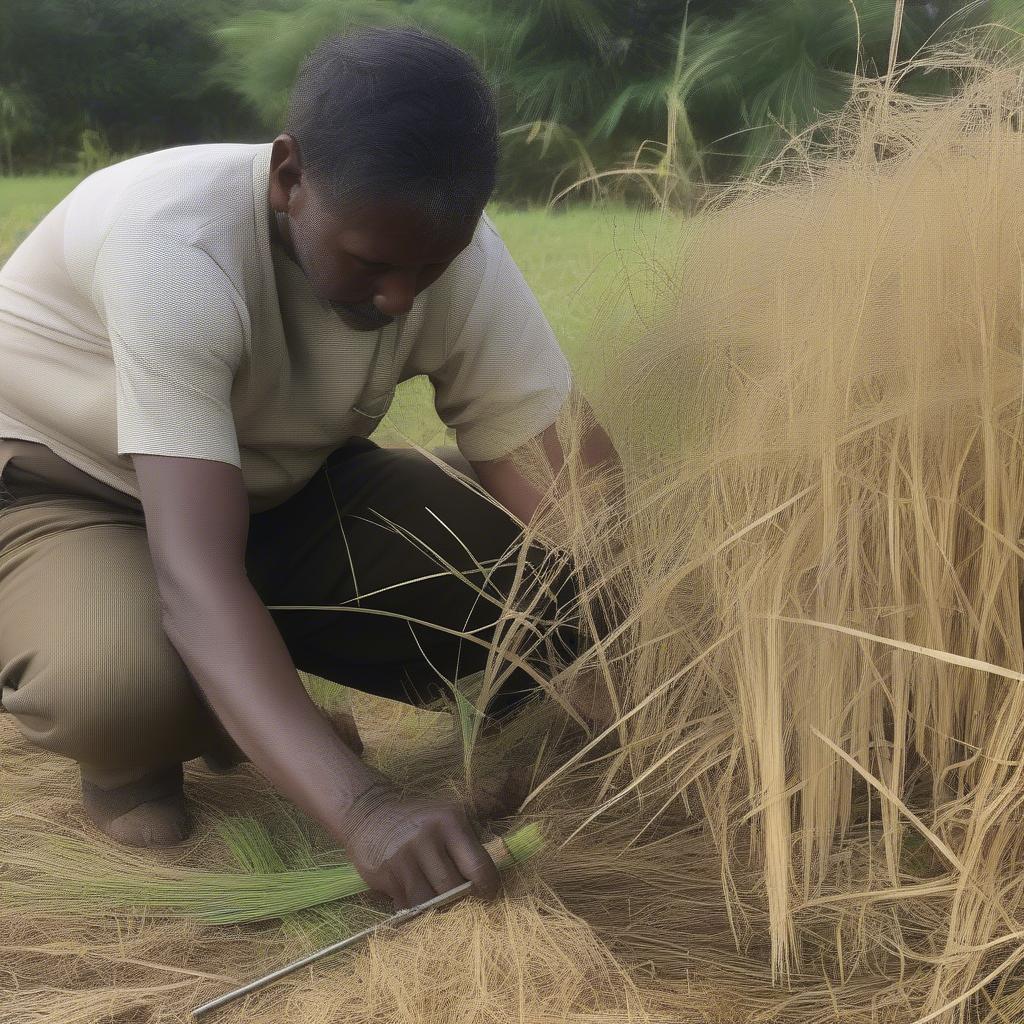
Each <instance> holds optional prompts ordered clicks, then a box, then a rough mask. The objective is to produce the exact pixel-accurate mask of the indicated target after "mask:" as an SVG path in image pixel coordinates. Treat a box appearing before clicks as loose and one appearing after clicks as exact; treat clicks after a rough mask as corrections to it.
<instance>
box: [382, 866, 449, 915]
mask: <svg viewBox="0 0 1024 1024" xmlns="http://www.w3.org/2000/svg"><path fill="white" fill-rule="evenodd" d="M391 870H392V872H393V873H394V874H395V875H396V876H397V878H398V880H399V881H400V882H401V883H402V886H403V888H404V889H405V898H406V899H407V900H408V902H407V903H405V904H404V905H403V906H405V907H415V906H416V905H417V904H420V903H426V902H427V900H429V899H431V898H433V897H434V896H436V895H438V894H437V893H436V892H434V888H433V886H432V885H431V884H430V882H428V881H427V876H426V875H424V874H423V870H422V869H421V868H420V866H419V864H418V863H417V862H416V861H415V860H413V859H412V858H411V857H406V858H403V859H402V860H400V861H399V862H398V863H392V865H391ZM400 909H401V908H400Z"/></svg>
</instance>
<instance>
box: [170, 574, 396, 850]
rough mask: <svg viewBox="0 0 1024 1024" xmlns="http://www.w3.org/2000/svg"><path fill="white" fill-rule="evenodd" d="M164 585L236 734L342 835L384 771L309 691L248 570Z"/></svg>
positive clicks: (189, 655)
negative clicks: (364, 756)
mask: <svg viewBox="0 0 1024 1024" xmlns="http://www.w3.org/2000/svg"><path fill="white" fill-rule="evenodd" d="M162 594H165V595H166V596H165V597H163V598H162V600H163V605H164V631H165V633H166V634H167V637H168V639H169V640H170V642H171V643H172V644H173V646H174V647H175V649H176V650H177V651H178V653H179V654H180V656H181V659H182V661H183V662H184V663H185V665H186V667H187V668H188V670H189V671H190V672H191V674H192V677H193V678H194V679H195V681H196V683H197V684H198V686H199V688H200V690H201V692H202V695H203V697H205V698H206V700H207V701H208V702H209V705H210V707H211V708H212V709H213V711H214V713H215V714H216V716H217V718H218V719H219V720H220V722H221V724H222V725H223V726H224V728H225V729H226V730H227V732H228V734H229V735H230V736H231V738H232V739H233V740H234V741H235V743H237V744H238V746H239V747H240V748H241V749H242V750H243V751H244V752H245V754H247V755H248V757H249V758H250V759H251V761H252V763H253V764H254V765H255V766H256V767H257V768H258V769H259V770H260V771H262V772H263V774H264V775H266V776H267V778H268V779H269V780H270V782H271V783H272V784H273V786H274V787H275V788H276V789H277V790H279V791H280V792H281V793H282V794H283V795H284V796H286V797H288V798H289V799H291V800H292V801H294V802H295V803H296V804H297V805H298V806H299V807H301V808H302V810H304V811H305V812H306V813H307V814H309V815H311V816H312V817H315V818H316V819H317V820H318V821H320V822H321V824H323V825H324V827H325V828H327V829H328V831H329V832H330V834H331V835H332V836H333V837H334V838H335V839H337V840H338V841H339V842H341V843H342V844H344V835H343V834H342V833H341V830H340V825H341V820H342V818H343V816H344V813H345V811H346V810H347V809H348V807H349V806H350V805H351V803H352V802H353V801H354V800H355V799H356V797H358V796H359V794H360V793H361V792H362V791H363V790H365V789H366V788H367V787H368V786H369V785H370V783H371V781H374V780H379V778H380V775H379V773H377V772H376V771H375V770H374V769H372V768H371V767H369V766H368V765H366V764H364V763H363V762H362V761H361V760H360V759H359V757H358V756H357V755H356V754H355V753H354V752H353V751H352V750H351V749H350V748H349V747H348V746H347V745H346V744H345V743H344V741H343V740H342V739H341V738H340V737H339V736H338V735H337V733H336V732H335V730H334V728H333V727H332V726H331V724H330V722H329V721H328V719H327V718H326V716H325V715H324V714H322V713H321V711H320V710H319V708H317V706H316V705H315V704H314V703H313V701H312V700H311V699H310V697H309V694H308V693H307V692H306V688H305V687H304V686H303V685H302V680H301V679H300V678H299V675H298V672H297V671H296V668H295V665H294V663H293V662H292V659H291V655H290V654H289V652H288V649H287V647H286V646H285V643H284V640H283V638H282V637H281V632H280V630H279V629H278V628H277V624H276V623H275V622H274V619H273V617H272V616H271V614H270V612H269V611H268V610H267V608H266V606H265V605H264V604H263V602H262V600H261V599H260V597H259V595H258V594H257V592H256V590H255V588H254V587H253V585H252V583H251V582H250V581H249V579H248V578H247V577H246V576H245V573H244V572H243V571H239V573H238V574H237V575H235V574H230V575H227V576H225V574H223V573H219V574H217V575H216V576H211V577H210V578H209V579H208V580H206V581H204V582H203V583H202V584H201V585H196V584H194V583H193V584H192V585H190V586H189V587H188V588H186V589H185V590H181V589H180V588H174V587H173V586H169V585H167V584H165V585H164V586H163V588H162ZM172 595H173V596H172Z"/></svg>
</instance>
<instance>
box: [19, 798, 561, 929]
mask: <svg viewBox="0 0 1024 1024" xmlns="http://www.w3.org/2000/svg"><path fill="white" fill-rule="evenodd" d="M217 828H218V831H219V832H220V834H221V837H222V838H223V840H224V841H225V843H226V844H227V846H228V848H229V849H230V851H231V853H232V855H233V856H234V858H235V860H236V861H237V863H238V865H239V867H240V868H241V871H239V872H210V871H198V870H191V869H184V868H174V867H171V866H167V865H158V864H154V863H152V862H146V861H145V859H143V858H139V857H136V856H133V855H131V854H130V852H129V851H128V850H125V849H124V848H121V847H115V846H111V847H110V849H105V850H104V851H103V870H97V860H96V849H95V846H94V845H91V844H88V843H85V842H83V841H82V840H79V839H75V838H72V837H69V836H61V835H52V836H48V837H46V839H45V842H44V843H41V844H40V846H39V847H38V848H37V849H36V850H21V851H16V852H8V853H7V854H5V857H4V861H5V865H6V869H7V871H10V869H11V868H16V869H20V870H21V872H22V873H24V874H25V877H21V878H16V879H15V878H4V879H3V880H2V881H0V897H2V899H3V901H4V902H5V903H6V904H7V905H8V906H9V907H12V908H16V907H21V908H24V909H25V910H26V911H29V910H30V911H31V912H32V913H35V914H44V915H45V914H52V915H63V914H68V913H74V914H77V915H81V916H89V915H96V914H99V915H103V916H107V915H119V914H123V913H125V912H127V911H144V912H145V913H146V914H148V915H149V916H153V917H191V918H195V919H196V920H199V921H202V922H205V923H207V924H240V923H243V922H250V921H266V920H269V919H272V918H283V917H286V916H287V915H289V914H294V913H297V912H298V911H302V910H307V909H309V908H311V907H317V906H320V905H322V904H326V903H333V902H334V901H336V900H342V899H345V898H346V897H351V896H355V895H358V894H359V893H362V892H366V891H367V889H368V887H367V885H366V883H365V882H364V881H363V879H362V878H361V877H360V875H359V873H358V872H357V871H356V869H355V868H354V867H353V866H352V865H351V864H348V863H341V864H335V865H332V866H327V867H316V868H303V869H298V870H294V869H292V870H290V869H288V868H287V867H286V865H285V861H284V859H283V858H282V857H281V855H280V854H279V852H278V851H277V850H276V849H275V847H274V845H273V843H272V841H271V839H270V836H269V834H268V832H267V831H266V829H265V828H264V827H263V825H262V824H261V823H260V822H258V821H257V820H256V819H254V818H252V817H250V816H246V815H239V816H235V817H232V818H228V819H226V820H225V821H223V822H218V823H217ZM505 844H506V846H507V847H508V850H509V853H510V854H511V856H512V861H513V863H517V864H518V863H523V862H524V861H526V860H528V859H529V858H530V857H532V856H533V855H534V854H536V853H537V852H538V851H539V850H541V849H542V848H543V846H544V841H543V839H542V837H541V832H540V827H539V825H538V824H537V823H536V822H532V823H530V824H528V825H524V826H523V827H521V828H519V829H517V830H516V831H515V832H512V833H511V834H510V835H508V836H507V837H505Z"/></svg>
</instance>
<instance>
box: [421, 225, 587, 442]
mask: <svg viewBox="0 0 1024 1024" xmlns="http://www.w3.org/2000/svg"><path fill="white" fill-rule="evenodd" d="M483 230H484V234H483V237H484V239H485V248H486V252H487V262H486V266H485V267H484V270H483V276H482V280H481V283H480V288H479V290H478V291H477V293H476V295H475V298H474V300H473V304H472V307H471V308H470V310H469V315H468V316H467V318H466V321H465V324H464V326H463V328H462V330H461V332H460V333H459V334H458V336H457V337H456V338H455V339H454V340H453V341H452V343H451V345H450V347H449V349H448V350H447V352H446V353H445V359H444V362H443V364H442V365H441V366H440V367H439V368H438V369H436V370H435V371H433V372H432V373H431V374H430V380H431V383H432V384H433V385H434V407H435V409H436V410H437V414H438V416H439V417H440V418H441V419H442V420H443V421H444V423H445V424H447V425H448V426H449V427H452V428H453V429H454V430H455V439H456V443H457V444H458V446H459V449H460V450H461V452H462V454H463V455H465V457H466V458H467V459H469V460H470V461H474V462H486V461H488V460H490V459H498V458H501V457H502V456H504V455H508V454H509V453H510V452H511V451H512V450H513V449H515V448H517V447H518V446H519V445H521V444H524V443H525V442H526V441H529V440H530V439H531V438H533V437H535V436H536V435H538V434H540V433H541V431H543V430H544V429H545V428H547V427H549V426H550V425H551V424H552V423H554V422H555V420H556V419H557V417H558V413H559V410H560V409H561V408H562V405H563V403H564V402H565V399H566V397H567V395H568V394H569V390H570V387H571V384H572V372H571V370H570V367H569V363H568V362H567V360H566V358H565V355H564V354H563V353H562V350H561V348H560V347H559V344H558V340H557V339H556V338H555V334H554V332H553V331H552V329H551V325H550V324H549V323H548V321H547V318H546V317H545V316H544V312H543V310H541V308H540V304H539V303H538V302H537V299H536V297H535V296H534V294H533V292H532V291H531V290H530V287H529V285H527V283H526V280H525V278H524V277H523V275H522V273H521V271H520V270H519V268H518V267H517V266H516V264H515V262H514V261H513V259H512V256H511V254H510V253H509V251H508V249H507V248H506V246H505V243H504V242H503V241H502V240H501V238H500V237H499V236H498V234H497V232H496V231H495V230H494V229H493V228H491V227H485V228H484V229H483Z"/></svg>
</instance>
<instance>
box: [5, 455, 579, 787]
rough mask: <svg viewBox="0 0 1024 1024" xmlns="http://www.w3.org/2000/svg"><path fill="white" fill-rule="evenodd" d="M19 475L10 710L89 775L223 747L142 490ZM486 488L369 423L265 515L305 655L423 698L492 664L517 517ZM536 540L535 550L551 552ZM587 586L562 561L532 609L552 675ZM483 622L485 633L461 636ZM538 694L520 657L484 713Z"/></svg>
mask: <svg viewBox="0 0 1024 1024" xmlns="http://www.w3.org/2000/svg"><path fill="white" fill-rule="evenodd" d="M8 485H9V486H10V488H11V494H12V497H13V500H12V501H11V502H10V503H9V504H7V505H5V506H4V507H2V508H0V710H3V711H7V712H9V713H11V715H12V716H13V717H14V720H15V722H16V724H17V727H18V728H19V730H20V731H21V733H22V734H23V736H24V737H25V738H26V739H28V740H29V741H30V742H32V743H33V744H35V745H37V746H40V747H43V748H45V749H47V750H50V751H53V752H55V753H58V754H61V755H63V756H66V757H71V758H74V759H75V760H77V761H79V763H83V764H87V765H89V766H91V770H92V775H93V777H94V778H100V777H101V776H102V775H103V774H104V773H106V775H107V777H110V778H113V777H114V776H115V775H116V776H117V777H119V778H123V777H124V776H125V774H126V771H127V769H129V768H135V767H138V768H139V769H140V770H141V769H142V768H145V767H155V766H159V765H162V764H166V763H168V762H173V761H175V760H177V761H184V760H188V759H190V758H193V757H198V756H200V755H201V754H203V753H205V752H207V751H216V750H219V749H223V740H224V737H225V735H226V734H225V733H224V731H223V729H222V728H221V727H220V724H219V722H217V721H216V719H215V717H214V716H213V715H212V712H211V710H210V708H209V705H208V704H207V703H206V701H205V698H204V697H203V696H202V694H201V692H200V691H199V689H198V687H197V686H196V684H195V682H194V680H192V677H191V675H190V674H189V673H188V671H187V669H186V667H185V665H184V663H183V662H182V660H181V658H180V656H179V655H178V654H177V651H176V650H175V649H174V648H173V646H172V645H171V644H170V642H169V641H168V639H167V637H166V635H165V634H164V632H163V628H162V620H161V615H160V602H159V595H158V591H157V586H156V579H155V574H154V570H153V565H152V561H151V558H150V553H149V549H148V544H147V539H146V534H145V518H144V515H143V513H142V511H141V506H140V508H139V509H136V508H134V507H132V506H131V505H130V504H114V503H112V502H110V501H106V500H103V499H102V498H98V497H97V496H96V495H95V494H93V495H86V494H82V493H75V491H74V489H73V487H69V486H67V485H64V486H62V485H60V484H58V483H55V482H52V481H51V482H49V483H48V482H46V481H41V482H40V481H36V482H35V483H33V484H27V483H25V482H24V479H22V480H20V481H19V480H17V479H16V480H15V481H13V482H11V481H10V480H8ZM478 486H479V485H474V486H467V484H466V483H464V482H460V481H458V480H455V479H453V478H452V477H451V476H449V475H448V474H447V473H446V472H445V471H444V470H442V469H440V468H438V467H437V466H435V465H434V464H433V463H431V462H430V461H429V460H428V459H426V458H424V457H423V456H422V455H420V454H418V453H417V452H415V451H413V450H411V449H387V448H380V447H378V446H377V445H376V444H375V443H373V442H372V441H369V440H367V439H364V438H355V439H353V440H351V441H350V442H348V443H346V444H344V445H342V446H341V447H340V448H338V449H336V450H335V451H334V452H332V453H331V455H330V456H329V457H328V458H327V459H326V460H325V462H324V464H323V465H322V466H321V468H320V470H319V471H318V472H317V473H316V474H315V475H314V476H313V478H312V479H311V480H310V481H309V482H308V484H307V485H306V486H305V487H303V488H302V490H300V491H299V492H298V493H296V494H295V495H293V496H292V497H291V498H289V499H288V500H287V501H285V502H283V503H282V504H281V505H278V506H277V507H275V508H271V509H268V510H266V511H264V512H261V513H256V514H254V515H252V516H251V517H250V521H249V534H248V543H247V547H246V556H245V563H246V570H247V573H248V575H249V578H250V580H251V581H252V583H253V585H254V587H255V589H256V591H257V593H258V594H259V595H260V597H261V599H262V600H263V601H264V603H265V604H266V605H267V607H268V609H269V610H270V612H271V614H272V616H273V618H274V621H275V623H276V624H277V626H278V628H279V629H280V632H281V635H282V637H283V639H284V642H285V644H286V645H287V647H288V650H289V652H290V654H291V656H292V659H293V661H294V664H295V666H296V667H297V668H298V669H300V670H302V671H305V672H309V673H312V674H314V675H317V676H321V677H323V678H325V679H328V680H333V681H335V682H338V683H342V684H345V685H348V686H351V687H353V688H355V689H358V690H364V691H368V692H371V693H375V694H379V695H381V696H385V697H391V698H394V699H398V700H403V701H407V702H411V703H415V704H423V703H426V702H432V701H434V700H435V699H436V698H438V697H440V696H443V697H446V698H448V699H452V693H451V690H450V688H449V686H448V685H447V684H446V682H445V680H449V681H453V680H458V679H462V678H465V677H467V676H470V675H472V674H474V673H476V672H478V671H480V670H481V669H483V668H484V667H485V664H486V662H487V658H488V652H489V650H490V644H491V642H492V641H493V639H494V631H495V624H496V621H497V619H498V618H499V613H500V608H501V605H502V603H503V601H504V595H505V594H507V593H508V592H509V588H511V584H512V580H513V577H514V574H515V556H516V553H517V551H518V550H519V548H520V546H521V543H522V531H521V530H520V529H519V527H518V525H517V524H516V523H515V521H514V520H513V519H512V518H511V516H509V515H508V513H507V512H505V510H504V509H502V508H500V507H497V506H496V505H495V504H493V503H492V502H491V501H490V500H489V499H488V498H487V497H485V496H484V495H483V494H482V493H481V492H479V491H478V490H476V489H475V487H478ZM528 554H529V565H532V566H539V565H540V563H541V561H542V559H543V558H544V557H545V554H546V552H545V551H544V549H543V548H541V547H540V546H539V545H534V546H533V548H532V549H531V551H530V552H529V553H528ZM503 560H504V561H505V562H506V563H507V564H501V563H502V561H503ZM460 575H464V576H465V577H466V579H460ZM467 580H468V581H470V582H467ZM471 583H472V584H475V587H476V588H483V589H484V590H485V592H489V593H490V594H491V595H493V597H494V601H487V600H484V599H483V598H481V597H480V595H479V594H478V593H477V590H476V589H474V586H473V585H471ZM522 593H523V596H524V601H527V600H529V596H530V595H535V594H536V593H537V588H536V586H535V585H531V586H528V587H527V588H526V589H525V590H524V591H523V592H522ZM575 594H576V591H575V585H574V581H573V578H572V575H571V573H569V572H568V571H567V570H566V571H565V572H563V573H562V574H560V575H559V577H558V579H557V581H556V582H555V585H554V586H553V587H552V588H551V589H550V591H548V592H546V593H544V595H543V599H542V600H541V601H538V602H537V606H536V607H535V608H533V609H532V610H531V611H530V612H529V615H530V617H531V619H532V620H533V621H534V623H535V625H536V627H537V631H538V633H539V634H542V635H543V634H547V636H546V638H542V637H541V636H536V635H535V636H534V638H533V639H532V640H531V641H530V643H531V644H533V645H534V647H533V650H532V651H531V652H530V653H529V662H530V663H531V664H532V665H534V666H535V667H536V669H537V670H538V671H539V672H540V673H541V675H542V677H543V676H544V675H545V674H550V673H551V671H552V669H554V668H557V667H558V666H556V665H553V663H552V658H555V659H558V658H563V657H564V658H566V659H569V658H572V657H573V656H574V652H575V650H576V649H577V644H578V634H577V633H576V632H575V631H574V630H573V629H572V628H571V627H570V626H563V627H561V628H559V629H558V630H552V628H551V626H552V622H553V621H554V620H555V619H556V618H557V617H561V616H564V615H566V613H567V612H568V613H569V614H570V615H571V608H572V605H573V602H574V601H575ZM495 602H496V603H495ZM282 606H313V607H299V608H290V607H282ZM375 611H376V612H384V613H386V614H383V615H382V614H372V613H373V612H375ZM471 630H475V633H474V634H473V635H475V636H476V637H478V638H479V639H480V640H481V641H483V643H482V644H474V643H472V642H469V641H466V640H463V639H460V638H459V637H457V636H454V635H453V632H470V631H471ZM522 653H525V652H522ZM507 667H508V666H507V664H504V663H503V664H502V665H499V666H498V668H499V670H500V669H502V668H507ZM534 692H535V684H534V682H533V680H532V679H531V678H530V676H529V674H528V673H527V672H525V671H523V670H522V669H520V668H516V669H515V670H513V671H512V672H511V674H510V676H509V678H508V679H507V680H506V682H505V684H504V686H503V687H502V689H501V691H500V692H499V693H498V694H497V695H496V696H495V697H494V699H493V700H492V701H491V702H490V704H489V705H488V707H487V708H486V711H487V713H488V714H489V715H492V716H499V717H500V716H502V715H505V714H508V713H509V712H510V711H511V710H513V709H514V708H515V707H516V706H517V705H518V704H519V702H520V701H521V700H523V699H525V698H527V697H529V696H530V695H531V693H534Z"/></svg>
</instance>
